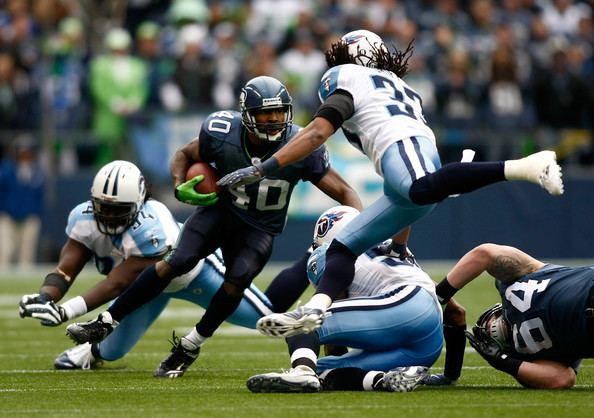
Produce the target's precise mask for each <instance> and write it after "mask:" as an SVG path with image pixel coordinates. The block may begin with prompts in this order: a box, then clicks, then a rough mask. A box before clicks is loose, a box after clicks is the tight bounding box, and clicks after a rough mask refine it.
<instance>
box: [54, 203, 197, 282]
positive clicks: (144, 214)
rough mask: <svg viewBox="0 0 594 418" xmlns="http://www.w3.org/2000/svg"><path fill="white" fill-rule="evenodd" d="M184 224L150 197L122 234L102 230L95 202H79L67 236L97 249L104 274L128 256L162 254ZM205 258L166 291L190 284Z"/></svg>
mask: <svg viewBox="0 0 594 418" xmlns="http://www.w3.org/2000/svg"><path fill="white" fill-rule="evenodd" d="M180 229H181V225H180V224H179V223H178V222H177V221H176V220H175V219H174V218H173V215H172V214H171V212H170V211H169V209H167V207H165V205H163V204H162V203H161V202H158V201H156V200H148V201H147V202H146V203H144V205H143V206H142V208H141V209H140V212H139V213H138V217H137V219H136V221H135V222H134V224H133V225H132V226H130V227H129V228H128V229H126V231H124V232H123V233H122V234H119V235H107V234H104V233H102V232H100V231H99V228H98V227H97V222H96V221H95V217H94V216H93V206H92V204H91V201H90V200H89V201H86V202H84V203H81V204H79V205H78V206H76V207H75V208H74V209H72V211H71V212H70V215H69V216H68V225H66V235H68V237H69V238H71V239H73V240H75V241H78V242H80V243H81V244H83V245H84V246H85V247H87V248H88V249H89V250H91V251H92V252H93V257H94V259H95V265H96V267H97V271H98V272H99V273H101V274H103V275H107V274H109V272H110V271H111V270H112V269H113V268H114V267H116V266H117V265H119V264H120V263H122V262H123V261H124V260H126V259H127V258H128V257H143V258H150V257H159V256H163V255H165V253H167V251H169V249H170V248H171V247H173V245H174V244H175V242H176V241H177V237H178V235H179V232H180ZM202 264H203V260H200V262H199V263H198V264H197V265H196V267H194V269H192V270H191V271H190V272H189V273H186V274H184V275H182V276H179V277H176V278H175V279H173V280H172V282H171V283H170V284H169V286H168V287H167V289H165V291H176V290H179V289H182V288H184V287H186V286H187V285H188V283H189V282H190V281H192V280H193V279H194V277H196V276H197V275H198V273H199V272H200V270H201V269H202Z"/></svg>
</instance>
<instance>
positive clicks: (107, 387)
mask: <svg viewBox="0 0 594 418" xmlns="http://www.w3.org/2000/svg"><path fill="white" fill-rule="evenodd" d="M448 267H450V265H449V264H448V263H446V264H445V265H444V266H442V267H439V266H432V265H429V264H427V265H425V268H426V269H427V270H428V272H429V273H430V274H431V275H432V276H433V277H434V279H436V280H439V279H441V278H442V277H443V276H444V274H445V272H446V271H447V270H446V269H447V268H448ZM45 273H47V271H40V272H39V273H37V274H33V273H29V274H24V275H8V274H0V335H1V337H0V338H1V341H2V342H1V345H0V416H2V417H4V416H6V417H8V416H10V417H42V416H43V417H51V416H60V417H74V416H92V417H105V416H110V417H124V416H126V417H139V416H142V417H177V416H180V417H182V416H187V417H190V416H191V417H287V418H289V417H300V418H304V417H324V418H329V417H363V416H365V417H367V416H378V417H379V416H382V417H409V416H414V417H425V416H434V417H439V418H444V417H458V416H459V417H462V416H463V417H491V416H514V417H539V418H540V417H559V416H566V417H591V416H592V414H593V412H592V411H594V397H593V396H592V390H593V388H594V362H592V361H591V360H587V361H586V362H584V365H583V368H582V370H581V372H580V375H579V376H578V383H577V386H576V387H575V388H574V389H572V390H569V391H537V390H526V389H523V388H521V387H520V386H519V385H518V384H517V383H516V382H515V381H514V380H513V379H512V378H511V377H509V376H507V375H505V374H503V373H501V372H498V371H496V370H494V369H491V368H490V367H488V365H487V364H486V362H484V361H483V360H482V358H480V357H479V356H478V354H476V353H474V351H472V350H471V349H467V354H466V358H465V362H464V370H463V374H462V377H461V379H460V380H459V382H458V385H457V386H455V387H449V388H427V387H421V388H419V389H418V390H416V391H414V392H412V393H367V392H365V393H363V392H327V393H319V394H252V393H251V392H249V391H248V389H247V388H246V386H245V381H246V379H247V378H248V377H249V376H251V375H253V374H257V373H262V372H266V371H273V370H277V369H280V368H283V367H285V368H286V367H288V358H287V354H286V348H285V345H284V342H283V341H282V340H275V339H269V338H266V337H263V336H260V335H259V334H257V333H256V332H255V331H252V330H245V329H241V328H237V327H232V326H229V325H225V326H223V327H222V328H221V329H220V330H219V332H218V334H217V335H216V336H215V338H213V339H211V341H209V342H208V343H207V345H205V346H204V347H203V350H202V353H201V355H200V358H199V359H198V360H197V361H196V363H195V364H194V365H193V366H192V367H191V368H190V370H189V371H188V372H187V373H186V375H185V376H184V377H183V378H181V379H175V380H161V379H155V378H153V377H152V372H153V369H154V368H155V367H156V366H157V364H158V363H159V362H160V361H161V360H162V359H163V358H164V357H165V356H166V355H167V353H168V351H169V348H170V345H169V343H168V339H170V337H171V331H172V330H174V329H175V330H176V331H178V333H181V334H184V333H186V332H187V331H188V330H189V329H190V327H191V326H192V325H193V324H194V323H195V322H196V320H197V319H198V318H199V317H200V315H201V313H202V310H200V309H199V308H197V307H195V306H193V305H190V304H188V303H186V302H183V301H174V302H173V303H171V304H170V305H169V307H168V308H167V310H166V311H165V312H164V314H163V315H162V316H161V317H160V318H159V319H158V321H157V322H156V323H155V324H154V325H153V327H152V328H151V329H150V330H149V332H148V333H147V334H146V335H145V337H144V338H143V339H142V340H141V341H140V343H139V344H138V345H137V346H136V347H135V348H134V349H133V350H132V352H130V353H129V354H128V355H127V356H126V357H125V358H123V359H121V360H119V361H116V362H112V363H106V364H104V365H103V367H101V368H100V369H97V370H93V371H75V372H64V371H55V370H53V360H54V358H55V357H56V356H57V355H58V354H59V353H60V352H61V351H63V350H64V349H66V348H69V347H71V346H72V343H71V342H70V341H69V340H68V339H67V337H66V336H65V334H64V327H59V328H47V327H42V326H40V325H39V323H38V322H37V321H35V320H32V319H20V318H19V317H18V310H17V304H18V300H19V299H20V296H21V295H23V294H26V293H35V292H36V291H37V290H38V288H39V285H40V283H41V281H42V277H43V276H44V275H45ZM267 273H268V274H265V275H264V277H263V278H262V279H260V278H259V279H258V280H257V283H258V284H259V285H260V286H261V287H262V288H265V286H266V283H267V280H269V279H270V276H271V274H273V273H272V272H271V271H270V270H269V271H267ZM96 279H97V276H94V275H93V274H92V273H90V272H89V273H86V274H85V275H83V277H81V278H80V279H79V280H78V281H77V282H76V283H75V285H74V286H73V288H72V289H71V293H70V295H75V294H78V293H79V292H81V291H83V290H85V289H87V288H88V287H90V286H91V285H92V284H93V283H94V281H95V280H96ZM457 299H458V300H459V301H460V302H461V303H462V304H463V305H465V307H466V308H467V314H468V321H469V323H473V322H474V320H475V319H476V318H477V316H478V314H479V313H480V312H482V310H484V309H485V308H487V307H490V306H491V305H492V304H493V303H495V302H496V301H497V294H496V291H495V289H494V287H493V286H492V283H491V281H490V280H487V279H485V280H477V281H475V282H473V283H472V284H471V285H470V286H468V287H467V288H466V289H465V290H464V291H463V292H461V294H460V295H459V297H457ZM94 316H95V315H94V314H93V315H87V316H85V317H83V319H85V320H86V319H90V318H92V317H94ZM442 357H443V356H442ZM442 365H443V359H442V358H441V359H440V360H439V361H438V362H437V364H436V365H435V367H434V371H437V372H439V371H441V367H442Z"/></svg>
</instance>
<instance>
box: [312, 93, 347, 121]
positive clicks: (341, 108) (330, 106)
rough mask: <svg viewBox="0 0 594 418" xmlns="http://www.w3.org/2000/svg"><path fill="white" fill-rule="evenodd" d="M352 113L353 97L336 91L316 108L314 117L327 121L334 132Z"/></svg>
mask: <svg viewBox="0 0 594 418" xmlns="http://www.w3.org/2000/svg"><path fill="white" fill-rule="evenodd" d="M354 112H355V105H354V103H353V96H351V94H350V93H349V92H348V91H346V90H337V91H336V92H335V93H334V94H332V95H331V96H329V97H328V98H327V99H326V101H324V103H323V104H322V105H321V106H320V107H319V108H318V111H317V112H316V114H315V115H314V117H322V118H324V119H327V120H328V122H330V123H331V124H332V126H334V130H335V131H336V130H337V129H338V128H340V127H341V126H342V123H343V122H344V121H345V120H347V119H348V118H350V117H351V116H353V113H354Z"/></svg>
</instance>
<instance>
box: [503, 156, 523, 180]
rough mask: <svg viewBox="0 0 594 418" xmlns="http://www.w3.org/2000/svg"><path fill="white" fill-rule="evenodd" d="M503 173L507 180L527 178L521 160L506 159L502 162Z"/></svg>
mask: <svg viewBox="0 0 594 418" xmlns="http://www.w3.org/2000/svg"><path fill="white" fill-rule="evenodd" d="M503 175H504V176H505V178H506V179H507V180H528V173H527V169H526V164H525V163H524V162H523V161H522V160H521V159H519V160H506V161H505V162H504V163H503Z"/></svg>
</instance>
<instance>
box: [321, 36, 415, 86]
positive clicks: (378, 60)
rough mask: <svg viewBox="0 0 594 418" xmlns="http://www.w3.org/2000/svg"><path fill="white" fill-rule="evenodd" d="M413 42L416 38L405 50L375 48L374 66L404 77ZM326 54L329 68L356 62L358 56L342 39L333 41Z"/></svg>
mask: <svg viewBox="0 0 594 418" xmlns="http://www.w3.org/2000/svg"><path fill="white" fill-rule="evenodd" d="M413 42H414V39H413V40H412V41H410V43H409V44H408V46H407V47H406V49H405V50H404V51H399V50H398V49H396V48H394V49H395V52H390V51H388V48H386V47H385V45H382V46H380V47H379V48H373V59H372V62H373V63H374V67H375V68H377V69H379V70H387V71H391V72H393V73H394V74H396V75H397V76H398V77H400V78H402V77H404V76H405V75H406V73H407V72H408V60H409V58H410V57H411V56H412V53H413V49H414V47H413ZM325 55H326V63H327V64H328V67H329V68H332V67H336V66H337V65H342V64H356V61H355V58H356V57H353V56H351V55H350V54H349V47H348V45H347V44H346V43H345V42H343V41H342V40H341V41H338V42H335V43H333V44H332V45H331V46H330V49H329V50H327V51H326V53H325Z"/></svg>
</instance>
